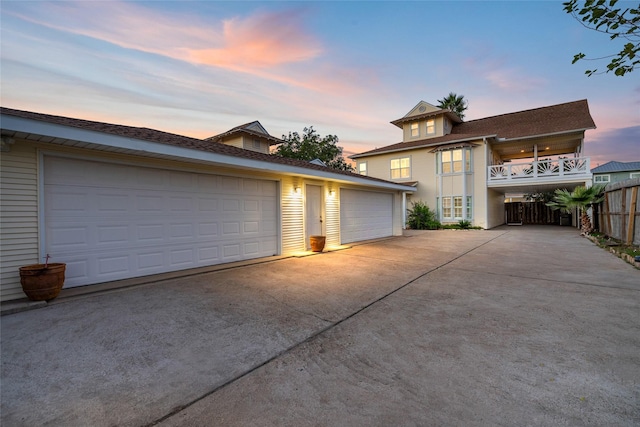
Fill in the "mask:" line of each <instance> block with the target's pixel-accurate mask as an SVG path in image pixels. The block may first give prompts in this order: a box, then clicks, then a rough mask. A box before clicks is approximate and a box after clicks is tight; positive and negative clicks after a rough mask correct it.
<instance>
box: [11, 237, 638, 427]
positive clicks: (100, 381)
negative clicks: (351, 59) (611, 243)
mask: <svg viewBox="0 0 640 427" xmlns="http://www.w3.org/2000/svg"><path fill="white" fill-rule="evenodd" d="M1 332H2V335H1V345H2V378H1V380H2V381H1V393H2V394H1V408H0V409H1V412H2V414H1V420H0V421H1V424H2V425H3V426H4V427H9V426H22V425H24V426H33V425H52V426H65V427H66V426H89V425H90V426H113V425H119V426H141V425H161V426H185V425H187V426H189V425H193V426H205V425H206V426H209V425H212V426H213V425H216V426H254V425H255V426H375V425H379V426H387V425H404V426H412V425H421V426H423V425H451V426H460V425H465V426H475V425H478V426H480V425H533V426H538V425H554V426H558V425H562V426H574V425H575V426H583V425H593V426H602V425H616V426H625V425H626V426H631V425H636V426H637V425H639V424H640V271H639V270H636V269H635V268H633V267H632V266H630V265H629V264H627V263H625V262H623V261H622V260H620V259H618V258H616V257H614V256H613V255H611V254H609V253H607V252H605V251H603V250H602V249H600V248H598V247H596V246H595V245H593V244H592V243H591V242H590V241H588V240H587V239H585V238H582V237H580V236H579V235H578V232H577V231H576V230H575V229H572V228H569V227H544V226H538V227H509V228H507V227H501V228H498V229H494V230H489V231H453V230H443V231H429V232H409V233H407V235H406V236H404V237H396V238H391V239H386V240H383V241H379V242H374V243H369V244H363V245H358V246H354V247H352V248H350V249H346V250H342V251H337V252H330V253H323V254H319V255H314V256H308V257H301V258H286V259H280V260H274V261H272V262H266V263H259V264H254V265H249V266H245V267H240V268H233V269H227V270H221V271H217V272H210V273H205V274H198V275H193V276H188V277H182V278H174V279H169V280H164V281H159V282H157V283H154V284H150V285H141V286H136V287H132V288H127V289H120V290H112V291H109V292H103V293H99V294H90V295H85V296H79V297H73V298H60V299H57V300H55V301H54V302H53V303H51V304H49V305H48V306H46V307H44V308H40V309H36V310H31V311H25V312H20V313H15V314H9V315H6V316H3V317H2V318H1Z"/></svg>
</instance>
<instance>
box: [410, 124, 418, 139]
mask: <svg viewBox="0 0 640 427" xmlns="http://www.w3.org/2000/svg"><path fill="white" fill-rule="evenodd" d="M416 136H420V128H419V127H418V123H411V138H415V137H416Z"/></svg>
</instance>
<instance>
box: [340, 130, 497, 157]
mask: <svg viewBox="0 0 640 427" xmlns="http://www.w3.org/2000/svg"><path fill="white" fill-rule="evenodd" d="M495 137H496V135H495V134H494V135H478V136H473V137H465V138H462V139H453V140H450V141H441V142H435V143H431V144H428V143H425V144H419V145H411V146H406V147H397V148H393V149H390V150H383V151H376V152H371V151H368V152H365V153H361V154H352V155H351V156H349V158H350V159H358V158H361V157H371V156H378V155H382V154H389V153H397V152H401V151H409V150H420V149H423V148H430V147H439V146H448V145H455V144H462V143H469V144H471V141H479V140H485V139H489V138H495ZM476 145H477V144H476Z"/></svg>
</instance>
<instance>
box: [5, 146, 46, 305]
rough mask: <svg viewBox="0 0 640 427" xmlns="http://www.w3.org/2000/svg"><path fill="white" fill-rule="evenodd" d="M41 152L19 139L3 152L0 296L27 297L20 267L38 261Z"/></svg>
mask: <svg viewBox="0 0 640 427" xmlns="http://www.w3.org/2000/svg"><path fill="white" fill-rule="evenodd" d="M37 164H38V163H37V155H36V150H35V148H34V146H33V145H31V144H28V143H23V142H21V141H16V143H15V144H14V145H12V146H11V151H10V152H5V153H1V154H0V206H1V211H2V214H1V215H0V217H1V219H0V254H1V255H0V259H2V262H1V263H0V283H1V286H0V299H1V300H2V301H7V300H12V299H18V298H24V297H25V295H24V293H23V292H22V286H21V285H20V274H19V271H18V269H19V268H20V267H22V266H24V265H28V264H36V263H38V262H39V260H38V182H37V170H38V168H37Z"/></svg>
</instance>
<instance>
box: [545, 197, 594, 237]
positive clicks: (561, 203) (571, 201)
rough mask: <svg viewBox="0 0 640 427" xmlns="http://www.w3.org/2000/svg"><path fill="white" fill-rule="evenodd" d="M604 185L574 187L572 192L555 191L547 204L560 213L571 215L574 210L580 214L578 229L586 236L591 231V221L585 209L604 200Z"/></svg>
mask: <svg viewBox="0 0 640 427" xmlns="http://www.w3.org/2000/svg"><path fill="white" fill-rule="evenodd" d="M604 187H605V186H604V185H594V186H593V187H576V188H575V189H574V190H573V191H572V192H569V190H567V189H557V190H556V191H555V193H554V196H553V200H552V201H551V202H548V203H547V206H549V207H550V208H551V209H553V210H557V209H560V211H562V212H566V213H571V211H572V210H573V209H575V208H578V209H580V211H581V212H582V215H581V218H580V227H581V232H582V234H588V233H591V232H592V231H593V227H592V226H591V219H590V218H589V214H588V213H587V209H588V208H589V207H590V206H591V205H595V204H597V203H600V202H601V201H603V200H604V196H603V192H604Z"/></svg>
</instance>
